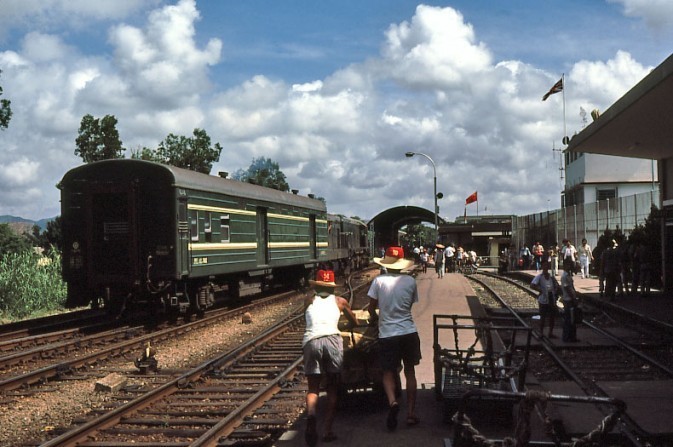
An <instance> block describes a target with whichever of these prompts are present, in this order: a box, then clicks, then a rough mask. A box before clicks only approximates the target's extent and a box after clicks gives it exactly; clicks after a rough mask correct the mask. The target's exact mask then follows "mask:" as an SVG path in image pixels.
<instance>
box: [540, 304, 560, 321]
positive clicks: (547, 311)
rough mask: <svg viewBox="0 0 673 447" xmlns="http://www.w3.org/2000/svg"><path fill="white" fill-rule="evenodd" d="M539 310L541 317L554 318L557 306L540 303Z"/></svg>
mask: <svg viewBox="0 0 673 447" xmlns="http://www.w3.org/2000/svg"><path fill="white" fill-rule="evenodd" d="M538 309H539V311H540V316H543V317H552V318H553V317H554V316H555V315H556V304H542V303H538Z"/></svg>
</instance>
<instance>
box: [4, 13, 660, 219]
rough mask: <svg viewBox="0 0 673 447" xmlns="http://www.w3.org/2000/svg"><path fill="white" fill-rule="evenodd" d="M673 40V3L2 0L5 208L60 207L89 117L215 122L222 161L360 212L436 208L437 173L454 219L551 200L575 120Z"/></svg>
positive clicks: (144, 126) (152, 137)
mask: <svg viewBox="0 0 673 447" xmlns="http://www.w3.org/2000/svg"><path fill="white" fill-rule="evenodd" d="M670 42H673V2H671V1H670V0H590V1H587V0H547V1H544V2H541V1H538V0H509V1H506V2H500V1H486V0H457V1H436V2H431V3H430V2H429V3H417V2H412V1H407V0H367V1H362V0H339V1H333V0H325V1H319V2H316V1H314V0H285V1H281V2H279V1H272V0H245V1H234V0H208V1H205V0H204V1H196V0H171V1H161V0H116V1H114V2H110V1H106V0H105V1H104V0H0V70H2V73H0V86H2V88H3V95H2V97H1V98H0V99H9V100H10V101H11V108H12V111H13V117H12V120H11V121H10V123H9V127H8V128H7V129H4V130H0V189H1V190H2V191H3V194H0V215H3V214H10V215H14V216H20V217H24V218H28V219H35V220H37V219H41V218H49V217H54V216H56V215H59V214H60V202H59V200H60V191H59V190H58V189H57V187H56V185H57V184H58V182H59V181H60V180H61V178H62V177H63V175H64V174H65V173H66V172H67V171H68V170H69V169H71V168H73V167H76V166H79V165H80V164H82V160H81V159H80V158H79V157H78V156H76V155H75V154H74V151H75V138H76V137H77V131H78V129H79V126H80V122H81V120H82V117H83V116H85V115H87V114H91V115H93V116H94V117H96V118H102V117H104V116H105V115H114V116H115V117H116V118H117V120H118V124H117V129H118V131H119V133H120V137H121V140H122V143H123V145H124V147H125V148H126V152H125V154H126V157H128V158H130V156H131V152H132V151H135V150H138V149H140V148H142V147H151V148H155V147H157V145H158V144H159V142H160V141H162V140H163V139H164V138H165V137H166V136H167V135H168V134H170V133H173V134H176V135H185V136H191V135H192V132H193V130H194V129H195V128H200V129H204V130H205V131H206V132H207V134H208V135H209V136H210V137H211V140H212V142H213V143H215V142H219V143H220V144H221V145H222V147H223V150H222V153H221V156H220V159H219V162H216V163H215V164H214V166H213V170H212V172H211V173H212V174H213V175H216V174H217V173H218V172H219V171H227V172H230V173H233V172H236V171H237V170H239V169H243V170H246V169H247V168H248V167H249V166H250V164H251V163H252V160H253V159H255V158H259V157H266V158H270V159H272V160H273V161H275V162H277V163H278V164H279V167H280V169H281V171H282V172H283V173H284V174H285V175H286V177H287V180H288V183H289V185H290V187H291V188H292V189H298V190H299V194H303V195H306V194H309V193H312V194H315V195H316V196H318V197H324V198H325V200H326V203H327V208H328V211H329V212H331V213H338V214H344V215H346V216H357V217H360V218H362V219H364V220H365V221H366V220H369V219H371V218H373V217H375V216H376V215H377V214H379V213H381V212H383V211H385V210H386V209H388V208H391V207H395V206H401V205H413V206H419V207H423V208H427V209H429V210H432V208H433V198H434V196H433V194H434V188H433V185H434V183H433V177H435V173H436V178H437V191H438V192H441V193H442V194H443V198H442V199H440V200H439V201H438V204H439V215H440V217H441V218H443V219H446V220H449V221H454V220H455V219H456V218H457V217H459V216H462V215H463V213H464V212H467V214H468V215H475V214H477V213H479V214H480V215H484V214H516V215H526V214H531V213H536V212H542V211H546V210H548V209H555V208H558V207H559V206H560V196H561V195H560V193H561V191H562V189H563V184H562V175H563V171H562V170H561V169H560V167H561V163H560V156H561V150H562V148H563V143H562V141H563V136H564V135H567V136H570V137H572V135H574V134H575V133H577V132H579V131H581V130H582V128H583V127H584V126H586V125H587V123H588V122H589V121H590V120H591V117H590V116H589V115H590V113H589V112H590V111H591V110H593V109H599V110H605V109H607V108H608V107H609V106H610V105H611V104H613V103H614V102H615V101H616V100H617V99H619V98H620V97H621V96H622V95H624V93H626V92H627V91H628V90H630V89H631V88H632V87H633V86H634V85H635V84H637V83H638V82H639V81H640V80H641V79H642V78H643V77H644V76H645V75H646V74H647V73H648V72H649V71H650V70H652V69H653V68H655V67H656V66H657V65H659V64H660V63H661V62H663V61H664V60H665V59H666V58H667V57H668V56H669V55H670V54H671V47H670ZM561 77H563V80H564V91H563V92H561V93H557V94H554V95H551V96H550V97H549V98H548V99H547V100H546V101H542V96H543V95H544V94H545V93H546V92H547V91H549V89H550V88H551V87H552V86H553V85H554V84H555V83H556V82H557V81H558V80H559V79H561ZM405 152H416V153H419V154H425V156H423V155H417V156H414V157H411V158H408V157H405V155H404V154H405ZM475 191H476V192H478V201H477V202H475V203H470V204H469V205H465V201H466V198H467V197H468V196H470V195H471V194H472V193H474V192H475Z"/></svg>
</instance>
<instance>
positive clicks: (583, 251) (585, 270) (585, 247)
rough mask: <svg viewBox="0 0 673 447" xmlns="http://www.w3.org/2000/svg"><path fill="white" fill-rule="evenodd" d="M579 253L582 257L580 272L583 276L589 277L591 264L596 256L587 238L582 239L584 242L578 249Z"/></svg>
mask: <svg viewBox="0 0 673 447" xmlns="http://www.w3.org/2000/svg"><path fill="white" fill-rule="evenodd" d="M577 254H579V257H580V272H581V274H582V278H588V277H589V264H591V263H592V262H593V261H594V256H593V254H592V253H591V246H590V245H589V243H588V242H587V240H586V239H582V244H581V245H580V248H579V249H577Z"/></svg>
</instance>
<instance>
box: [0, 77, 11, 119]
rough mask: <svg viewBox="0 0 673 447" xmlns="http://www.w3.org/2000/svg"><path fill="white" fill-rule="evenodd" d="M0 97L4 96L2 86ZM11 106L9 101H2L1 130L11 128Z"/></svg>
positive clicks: (0, 109)
mask: <svg viewBox="0 0 673 447" xmlns="http://www.w3.org/2000/svg"><path fill="white" fill-rule="evenodd" d="M0 73H2V70H0ZM0 96H2V86H0ZM11 104H12V102H11V101H10V100H9V99H0V129H7V127H8V126H9V120H10V119H12V108H11Z"/></svg>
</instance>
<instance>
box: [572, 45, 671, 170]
mask: <svg viewBox="0 0 673 447" xmlns="http://www.w3.org/2000/svg"><path fill="white" fill-rule="evenodd" d="M566 150H567V151H569V152H585V153H592V154H605V155H618V156H622V157H632V158H646V159H654V160H661V159H665V158H670V157H673V55H671V56H669V57H668V58H667V59H666V60H665V61H664V62H662V63H661V64H660V65H659V66H658V67H657V68H655V69H653V70H652V71H651V72H650V73H649V74H648V75H647V76H645V77H644V78H643V79H642V80H641V81H640V82H639V83H638V84H636V85H635V86H634V87H633V88H632V89H631V90H629V91H628V92H627V93H626V94H625V95H624V96H622V97H621V98H620V99H619V100H617V102H615V103H614V104H613V105H612V106H610V108H609V109H607V110H606V111H605V112H603V113H601V114H600V116H599V117H598V118H597V119H596V120H595V121H594V122H592V123H591V124H589V125H588V126H587V127H586V128H584V129H583V130H582V131H581V132H580V133H578V134H577V135H575V136H573V138H572V139H571V140H570V142H569V143H568V147H567V149H566Z"/></svg>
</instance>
